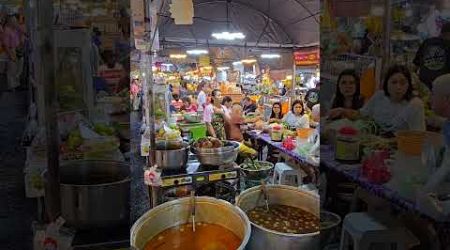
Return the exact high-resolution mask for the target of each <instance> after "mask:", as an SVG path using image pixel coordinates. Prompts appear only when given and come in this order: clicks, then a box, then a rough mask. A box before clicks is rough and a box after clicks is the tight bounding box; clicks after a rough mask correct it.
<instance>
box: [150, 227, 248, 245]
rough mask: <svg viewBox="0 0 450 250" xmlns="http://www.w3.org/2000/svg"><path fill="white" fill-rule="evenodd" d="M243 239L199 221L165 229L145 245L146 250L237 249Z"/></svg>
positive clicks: (226, 230)
mask: <svg viewBox="0 0 450 250" xmlns="http://www.w3.org/2000/svg"><path fill="white" fill-rule="evenodd" d="M241 242H242V240H241V239H240V238H239V237H238V236H236V235H235V234H234V233H233V232H231V231H230V230H228V229H226V228H224V227H222V226H219V225H216V224H209V223H202V222H197V223H196V226H195V233H194V232H193V231H192V224H191V223H186V224H183V225H180V226H176V227H172V228H169V229H166V230H164V231H163V232H161V233H159V234H158V235H156V236H155V237H154V238H152V239H151V240H150V241H149V242H147V244H146V245H145V250H176V249H183V250H236V249H238V248H239V246H240V245H241Z"/></svg>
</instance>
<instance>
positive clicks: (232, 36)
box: [212, 31, 245, 41]
mask: <svg viewBox="0 0 450 250" xmlns="http://www.w3.org/2000/svg"><path fill="white" fill-rule="evenodd" d="M212 36H213V37H214V38H216V39H218V40H228V41H232V40H236V39H244V38H245V35H244V34H242V32H233V33H230V32H228V31H224V32H221V33H213V34H212Z"/></svg>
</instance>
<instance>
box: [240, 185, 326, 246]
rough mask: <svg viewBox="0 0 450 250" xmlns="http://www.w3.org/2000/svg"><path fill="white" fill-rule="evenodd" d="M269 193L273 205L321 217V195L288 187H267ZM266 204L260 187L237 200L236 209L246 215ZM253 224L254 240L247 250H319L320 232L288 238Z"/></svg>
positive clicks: (293, 235)
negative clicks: (298, 209) (300, 209)
mask: <svg viewBox="0 0 450 250" xmlns="http://www.w3.org/2000/svg"><path fill="white" fill-rule="evenodd" d="M266 189H267V193H268V197H269V203H270V204H279V205H286V206H292V207H298V208H302V209H304V210H306V211H308V212H310V213H312V214H314V215H316V216H317V217H319V196H318V195H314V194H312V193H309V192H306V191H303V190H300V189H299V188H296V187H291V186H285V185H267V186H266ZM264 204H265V203H264V196H263V194H262V192H261V186H257V187H253V188H250V189H247V190H245V191H244V192H242V193H241V194H240V195H239V196H238V198H237V200H236V205H237V206H238V207H240V208H241V209H242V210H244V211H246V212H247V211H249V210H251V209H253V208H255V207H257V206H263V205H264ZM251 224H252V236H251V238H250V241H249V242H248V245H247V250H261V249H277V250H298V249H309V250H314V249H319V244H320V237H319V231H317V232H315V233H308V234H288V233H280V232H276V231H273V230H269V229H266V228H264V227H262V226H259V225H257V224H255V223H253V222H251Z"/></svg>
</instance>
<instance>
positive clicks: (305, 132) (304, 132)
mask: <svg viewBox="0 0 450 250" xmlns="http://www.w3.org/2000/svg"><path fill="white" fill-rule="evenodd" d="M313 131H314V129H313V128H298V129H297V137H299V138H301V139H308V138H309V136H311V134H312V133H313Z"/></svg>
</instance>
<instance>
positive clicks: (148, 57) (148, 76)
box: [142, 0, 156, 166]
mask: <svg viewBox="0 0 450 250" xmlns="http://www.w3.org/2000/svg"><path fill="white" fill-rule="evenodd" d="M144 5H145V6H144V8H145V19H146V21H145V23H146V25H145V31H146V32H145V38H144V39H145V41H146V42H147V43H149V48H150V49H149V50H148V51H146V52H144V53H143V57H144V63H143V64H142V65H143V71H144V73H145V77H144V82H145V84H144V85H145V87H144V91H145V92H144V93H146V95H147V96H148V98H147V101H148V102H147V104H148V108H147V110H148V112H147V113H146V114H145V115H146V120H147V121H146V122H148V123H147V125H148V126H149V128H150V152H149V156H150V159H149V165H150V166H153V165H154V164H155V152H154V150H153V149H154V148H155V137H156V135H155V110H154V103H155V100H154V99H155V98H154V89H153V83H154V81H153V71H152V70H151V69H152V50H153V39H152V38H154V37H155V36H154V34H152V32H151V31H152V23H151V22H155V21H156V20H153V19H151V18H149V17H150V16H151V9H150V8H151V1H149V0H145V1H144ZM149 19H150V20H149ZM155 32H156V30H155Z"/></svg>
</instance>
